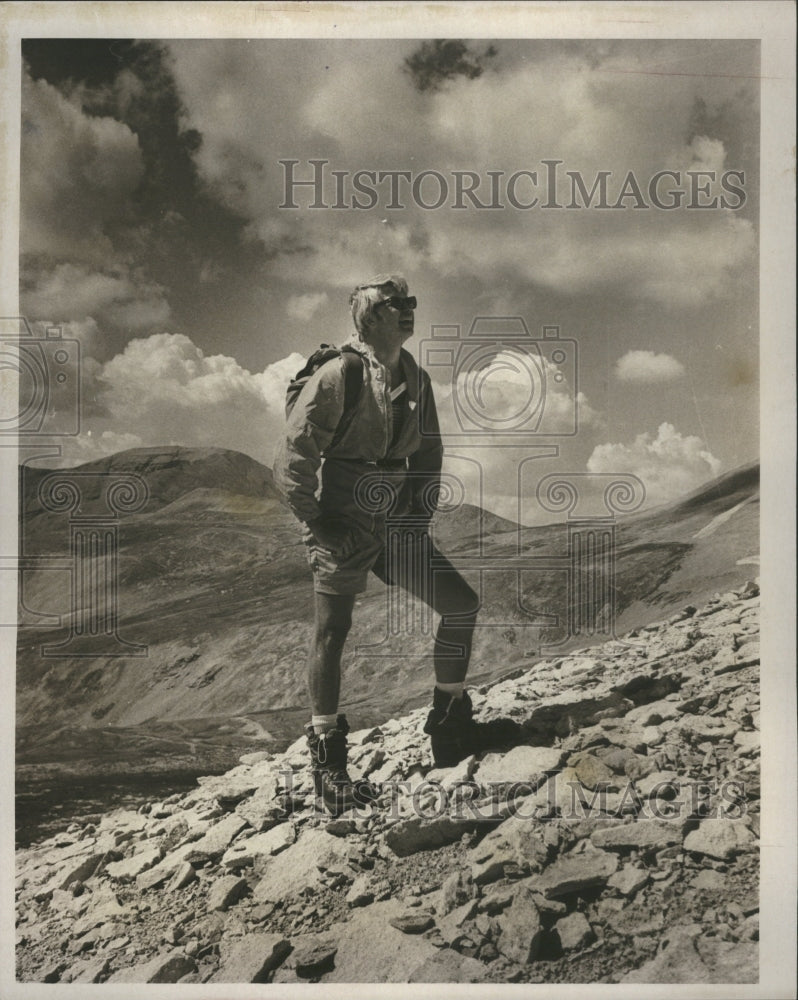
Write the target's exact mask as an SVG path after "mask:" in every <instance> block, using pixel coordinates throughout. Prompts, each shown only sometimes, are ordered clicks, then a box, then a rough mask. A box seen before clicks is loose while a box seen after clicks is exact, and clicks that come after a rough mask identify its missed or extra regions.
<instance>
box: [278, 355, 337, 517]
mask: <svg viewBox="0 0 798 1000" xmlns="http://www.w3.org/2000/svg"><path fill="white" fill-rule="evenodd" d="M343 411H344V368H343V361H342V359H341V358H334V359H333V360H332V361H328V362H327V364H325V365H322V367H321V368H319V370H318V371H317V372H315V373H314V374H313V375H312V376H311V377H310V379H309V380H308V382H307V384H306V385H305V386H304V388H303V389H302V392H301V393H300V394H299V398H298V399H297V401H296V403H294V406H293V409H292V410H291V413H290V414H289V415H288V419H287V420H286V423H285V430H284V433H283V435H282V437H281V438H280V439H279V441H278V443H277V448H276V450H275V454H274V466H273V470H272V471H273V474H274V485H275V486H276V487H277V489H278V490H279V491H280V494H281V495H282V497H283V499H284V500H285V502H286V504H287V505H288V507H289V508H290V509H291V511H292V512H293V513H294V514H295V515H296V517H298V518H299V520H300V521H306V522H307V521H312V520H313V519H314V518H316V517H318V516H319V515H320V514H321V507H320V506H319V502H318V500H317V499H316V492H317V490H318V486H319V468H320V466H321V458H322V452H323V451H324V450H325V448H327V447H328V446H329V444H330V442H331V441H332V439H333V437H334V435H335V431H336V428H337V427H338V424H339V422H340V420H341V417H342V415H343Z"/></svg>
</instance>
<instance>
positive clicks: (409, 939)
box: [323, 838, 438, 983]
mask: <svg viewBox="0 0 798 1000" xmlns="http://www.w3.org/2000/svg"><path fill="white" fill-rule="evenodd" d="M328 839H329V838H328ZM403 912H404V905H403V904H402V903H401V902H400V901H399V900H395V899H391V900H387V901H386V902H384V903H372V904H371V906H368V907H366V908H365V909H359V910H353V911H352V915H351V917H350V918H349V920H347V921H346V922H345V923H338V924H333V925H332V926H331V927H330V928H329V929H328V931H327V933H328V934H329V936H330V937H331V938H332V939H333V940H335V942H336V943H337V945H338V954H337V955H336V956H335V969H334V970H333V971H332V972H331V973H328V974H327V975H325V977H324V980H323V981H324V982H325V983H328V982H329V983H401V982H407V980H408V978H409V977H410V975H411V973H413V972H414V971H415V970H416V969H418V967H419V966H420V965H423V963H424V962H426V961H427V960H428V959H431V958H433V957H434V956H435V955H436V954H437V951H438V950H437V948H435V946H434V945H433V944H431V943H430V942H429V941H428V940H427V939H426V938H424V937H423V936H422V935H420V934H406V933H403V932H402V931H400V930H398V929H397V928H396V927H394V926H393V925H392V924H391V920H392V919H393V918H395V917H398V916H399V915H400V914H402V913H403Z"/></svg>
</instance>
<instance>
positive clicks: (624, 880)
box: [607, 865, 649, 896]
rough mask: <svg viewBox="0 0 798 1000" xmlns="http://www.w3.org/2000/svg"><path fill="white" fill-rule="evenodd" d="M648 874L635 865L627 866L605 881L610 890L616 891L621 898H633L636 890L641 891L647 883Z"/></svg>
mask: <svg viewBox="0 0 798 1000" xmlns="http://www.w3.org/2000/svg"><path fill="white" fill-rule="evenodd" d="M648 877H649V876H648V872H647V871H645V870H644V869H643V868H637V867H636V866H635V865H627V866H626V868H622V869H621V870H620V871H619V872H615V874H614V875H611V876H610V878H609V879H608V880H607V885H608V886H609V887H610V888H611V889H617V890H618V892H620V893H621V895H622V896H634V894H635V893H636V892H637V890H638V889H642V888H643V886H644V885H645V884H646V883H647V882H648Z"/></svg>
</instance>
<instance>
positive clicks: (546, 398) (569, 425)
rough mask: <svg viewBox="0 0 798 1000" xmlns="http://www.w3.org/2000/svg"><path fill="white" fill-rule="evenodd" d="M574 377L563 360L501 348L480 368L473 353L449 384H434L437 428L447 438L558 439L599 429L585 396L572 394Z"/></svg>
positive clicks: (435, 373) (437, 373)
mask: <svg viewBox="0 0 798 1000" xmlns="http://www.w3.org/2000/svg"><path fill="white" fill-rule="evenodd" d="M566 357H567V356H566ZM563 369H565V371H563ZM430 371H431V374H433V377H439V376H440V375H441V372H440V371H439V370H437V369H435V368H434V367H431V368H430ZM569 374H570V378H569ZM573 375H574V373H573V372H570V373H569V372H568V364H567V360H566V361H565V362H564V363H563V364H561V365H559V364H555V363H554V362H553V361H552V360H551V359H550V358H549V357H547V356H546V355H545V354H540V355H538V354H530V353H527V352H524V351H520V350H517V349H512V348H506V349H503V350H501V351H498V352H497V353H496V354H494V355H491V356H488V357H486V358H485V359H484V363H483V360H482V358H481V352H477V354H476V355H475V362H474V363H473V364H463V365H462V366H461V368H460V370H459V371H458V373H457V376H456V378H455V382H454V384H452V383H451V382H450V383H449V384H446V383H445V382H444V383H443V384H441V385H439V384H436V389H435V391H436V400H437V401H438V411H439V418H440V423H441V429H442V430H443V431H444V433H451V434H455V433H462V432H463V431H465V432H466V433H476V434H479V433H481V432H482V431H487V432H490V431H491V430H497V431H518V432H519V433H522V434H537V435H546V434H554V435H557V434H569V433H571V434H573V433H574V431H575V430H577V429H578V428H579V427H586V426H591V425H593V426H595V425H597V424H600V423H601V417H600V414H599V413H598V412H597V411H596V410H594V409H593V407H592V406H591V405H590V403H589V402H588V400H587V397H586V396H585V394H584V393H583V392H581V391H577V392H574V386H573V385H572V379H573Z"/></svg>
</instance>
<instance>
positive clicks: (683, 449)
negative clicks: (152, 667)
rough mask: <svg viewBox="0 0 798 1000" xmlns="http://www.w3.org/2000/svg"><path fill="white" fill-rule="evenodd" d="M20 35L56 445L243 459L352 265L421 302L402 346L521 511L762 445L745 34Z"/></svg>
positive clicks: (719, 464) (672, 493) (512, 511)
mask: <svg viewBox="0 0 798 1000" xmlns="http://www.w3.org/2000/svg"><path fill="white" fill-rule="evenodd" d="M22 54H23V91H22V143H21V156H22V171H21V240H20V242H21V248H20V249H21V267H20V275H21V279H20V280H21V288H20V304H21V309H22V311H23V313H24V314H25V315H26V316H27V317H28V319H29V320H30V321H31V322H32V324H33V326H34V329H36V330H37V331H38V332H41V330H43V329H44V327H45V326H46V325H48V324H59V325H61V327H62V329H63V335H64V336H65V337H68V338H74V339H75V340H77V341H79V342H80V350H81V372H80V376H81V383H82V410H81V433H80V435H79V436H77V437H74V438H67V439H63V446H62V452H63V459H64V464H77V463H79V462H84V461H88V460H90V459H93V458H97V457H100V456H102V455H105V454H110V453H113V452H116V451H120V450H122V449H125V448H131V447H140V446H151V445H165V444H179V445H186V446H218V447H225V448H233V449H236V450H238V451H242V452H245V453H247V454H249V455H251V456H252V457H254V458H256V459H257V460H258V461H261V462H263V463H264V464H266V465H271V461H272V454H273V450H274V445H275V441H276V439H277V436H278V435H279V433H280V431H281V426H282V420H283V406H284V389H285V385H286V383H287V380H288V379H289V378H290V376H291V375H292V374H294V372H296V370H297V369H298V368H300V367H301V365H302V363H303V360H304V358H305V357H306V356H307V355H308V354H309V353H310V352H311V351H312V350H313V349H314V348H315V347H317V346H318V345H319V344H320V343H322V342H326V343H329V342H333V343H341V342H342V341H344V340H345V339H347V338H348V336H349V335H350V332H351V329H352V325H351V318H350V316H349V313H348V308H347V301H348V294H349V291H350V290H351V288H352V287H353V286H354V285H355V284H356V283H358V282H360V281H362V280H364V279H366V278H368V277H369V276H371V275H373V274H375V273H379V272H389V273H399V274H403V275H405V276H406V277H407V279H408V282H409V285H410V291H411V293H412V294H415V295H416V296H417V298H418V309H417V311H416V333H415V335H414V337H413V339H412V340H411V341H409V342H408V344H407V345H406V346H407V347H408V349H409V350H410V351H411V352H412V353H413V354H414V355H415V356H416V357H417V358H418V359H419V360H420V361H422V363H424V364H425V366H426V367H427V369H428V371H429V372H430V375H431V377H432V379H433V386H434V389H435V394H436V399H437V401H438V407H439V411H440V417H441V425H442V428H443V432H444V444H445V448H446V466H445V468H446V470H447V472H449V473H451V474H452V475H455V476H457V477H459V478H460V479H461V480H462V483H463V485H464V488H465V491H466V499H468V500H469V501H470V502H475V503H480V504H481V505H482V506H485V507H486V508H488V509H491V510H494V511H496V512H497V513H500V514H502V515H504V516H507V517H511V518H513V519H516V518H517V519H520V520H522V521H524V522H526V523H534V522H536V521H538V520H541V519H545V515H544V514H543V512H542V511H541V509H540V506H539V504H538V502H537V499H536V496H535V488H534V487H535V485H536V484H537V483H538V482H539V481H540V479H541V478H542V477H543V476H546V475H550V474H554V473H567V474H571V475H575V476H579V477H581V478H580V479H579V482H580V483H581V484H583V485H584V487H585V489H588V485H587V484H589V483H592V484H593V487H595V488H596V489H598V487H597V486H596V484H597V483H603V482H604V481H605V479H606V477H607V476H609V475H616V474H625V475H627V476H636V477H638V479H639V480H641V482H642V483H643V485H644V487H645V504H647V505H652V504H659V503H664V502H667V501H670V500H672V499H675V498H676V497H679V496H681V495H684V494H685V493H688V492H690V491H691V490H694V489H696V488H697V487H698V486H700V485H701V484H702V483H704V482H706V481H707V480H710V479H712V478H714V477H715V476H717V475H720V474H722V473H723V472H727V471H731V470H732V469H734V468H737V467H739V466H740V465H742V464H744V463H747V462H750V461H753V460H755V459H756V458H758V452H759V398H758V379H759V375H758V354H759V329H758V312H759V303H758V284H759V271H758V268H759V251H758V156H759V121H758V108H759V89H758V87H759V85H758V80H757V76H758V73H759V45H758V42H755V41H745V40H678V41H668V40H651V41H642V40H624V41H612V40H595V41H579V40H574V41H567V40H543V41H534V40H523V39H520V40H519V39H512V40H502V39H497V40H490V39H485V40H474V39H471V40H469V41H467V42H466V41H459V40H457V39H450V40H445V41H441V42H433V41H431V40H427V41H424V40H412V39H409V40H408V39H402V40H397V39H393V40H384V41H383V40H376V39H362V40H351V39H350V40H332V39H329V40H318V39H315V40H311V39H281V40H277V39H258V40H252V41H247V40H244V39H240V40H218V39H217V40H169V41H144V42H135V41H124V40H118V39H117V40H109V41H104V40H91V41H80V40H75V39H42V40H34V39H28V40H26V41H23V43H22ZM281 161H283V162H281ZM287 161H292V165H291V166H290V167H289V166H288V164H287ZM311 161H316V162H317V166H316V167H314V166H313V165H312V164H311ZM555 161H556V162H555ZM318 164H321V166H318ZM289 169H291V170H293V177H294V179H296V180H309V179H312V177H313V176H314V170H315V169H318V170H320V171H321V176H322V178H323V182H324V183H323V187H322V189H321V191H320V193H317V191H316V190H315V189H314V188H312V187H311V186H310V185H304V186H297V187H294V188H292V189H290V190H287V177H288V170H289ZM334 171H335V172H337V173H335V174H334V173H333V172H334ZM359 171H375V172H376V171H384V172H387V173H388V174H390V173H391V172H394V174H395V180H394V183H395V184H396V185H397V188H396V191H395V192H394V191H392V190H391V179H390V176H389V177H388V178H387V179H386V180H384V181H383V182H381V183H377V182H376V181H372V187H373V188H374V189H375V195H373V196H368V195H367V194H364V193H358V191H357V189H356V187H355V175H356V174H357V173H358V172H359ZM662 171H669V172H670V173H668V174H663V175H662V176H661V177H660V181H659V182H658V184H657V186H656V187H655V188H654V189H653V190H654V194H652V187H651V184H652V178H655V177H656V176H657V175H658V174H661V172H662ZM395 172H405V173H407V174H408V175H409V176H408V177H404V176H400V175H399V174H398V173H395ZM457 172H459V174H458V173H457ZM514 174H515V175H517V176H516V178H515V181H514V182H513V183H512V184H511V183H510V181H509V178H510V177H511V176H512V175H514ZM361 176H363V175H361ZM577 176H578V178H579V179H580V181H581V182H582V184H583V186H584V187H583V189H581V193H580V188H579V186H578V185H577V181H576V180H575V179H574V178H575V177H577ZM458 177H459V178H460V179H459V181H458V180H457V178H458ZM552 177H556V187H552V186H550V182H551V181H552ZM602 177H603V178H604V183H605V184H606V191H605V195H604V198H603V200H602V198H601V189H600V187H599V188H597V189H596V191H595V192H594V193H593V194H592V195H590V192H591V188H592V187H593V185H594V183H595V182H596V180H597V179H600V178H602ZM458 183H459V184H460V185H461V188H462V187H468V186H469V185H470V186H472V187H473V190H474V196H473V197H469V196H467V195H465V194H463V193H462V191H461V194H460V196H459V199H458V196H457V184H458ZM337 185H338V186H337ZM492 185H495V187H492ZM674 192H676V193H674ZM679 192H683V193H681V194H680V193H679ZM535 198H537V203H536V204H534V203H533V202H534V199H535ZM314 199H318V201H317V202H315V203H316V207H313V208H312V207H310V206H311V204H314ZM437 201H440V202H441V204H440V205H439V207H433V206H434V205H435V203H436V202H437ZM370 202H374V204H373V205H372V207H366V206H368V205H369V203H370ZM292 204H293V205H296V207H295V208H293V207H290V205H292ZM569 204H573V205H574V206H575V207H572V208H569V207H568V206H569ZM669 204H672V205H673V206H674V207H672V208H671V207H665V206H667V205H669ZM335 205H338V206H339V207H337V208H336V207H334V206H335ZM358 205H362V206H364V207H357V206H358ZM526 205H528V206H530V207H523V206H526ZM600 205H602V206H603V207H599V206H600ZM400 206H401V207H400ZM480 206H485V207H480ZM559 206H561V207H559ZM479 317H481V318H480V319H478V318H479ZM544 327H549V328H552V327H557V328H559V339H560V341H561V344H560V345H559V346H558V345H557V343H556V342H554V341H553V339H552V338H551V337H548V338H544V336H543V328H544ZM497 338H499V339H500V341H501V342H500V343H497ZM431 340H432V341H440V343H433V344H430V343H429V341H431ZM447 352H448V353H447ZM442 359H443V360H442ZM447 359H448V360H447ZM452 359H454V360H452ZM555 449H556V454H555V453H554V451H555ZM602 477H604V478H602ZM519 484H520V485H519ZM593 487H590V488H593ZM602 490H603V487H602ZM602 490H599V492H602Z"/></svg>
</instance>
